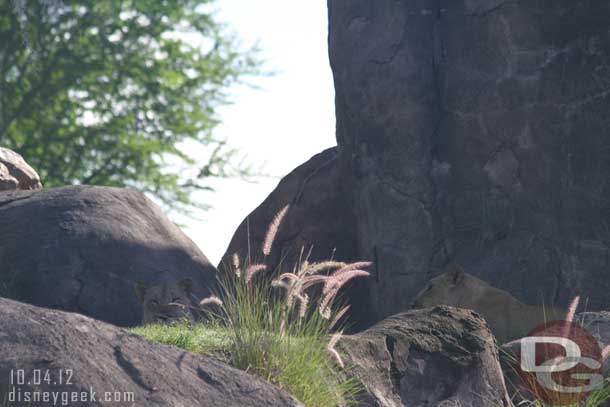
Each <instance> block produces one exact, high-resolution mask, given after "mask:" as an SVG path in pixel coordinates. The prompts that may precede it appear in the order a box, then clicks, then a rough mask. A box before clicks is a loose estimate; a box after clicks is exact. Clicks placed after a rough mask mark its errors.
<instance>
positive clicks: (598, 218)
mask: <svg viewBox="0 0 610 407" xmlns="http://www.w3.org/2000/svg"><path fill="white" fill-rule="evenodd" d="M328 8H329V20H330V22H329V27H330V33H329V48H330V50H329V53H330V61H331V66H332V70H333V75H334V81H335V91H336V115H337V143H338V148H337V153H336V158H335V159H334V160H333V161H332V162H331V163H329V164H328V165H327V166H324V168H323V169H319V170H318V169H317V168H319V165H318V164H319V162H320V159H319V157H316V158H314V159H312V160H311V161H310V162H308V163H306V164H304V165H303V166H301V167H299V169H297V170H295V172H294V173H292V174H291V175H290V176H288V177H286V179H285V180H284V181H283V182H282V183H280V185H279V186H278V189H277V190H276V192H274V194H272V196H273V198H272V199H271V200H269V201H266V202H265V203H264V204H263V206H262V207H261V208H258V209H257V210H256V211H255V212H253V213H252V215H251V216H250V233H251V236H255V237H256V236H258V235H259V234H260V233H261V232H259V231H258V228H259V227H260V226H258V225H265V224H266V223H267V222H268V221H269V220H270V218H271V217H272V213H273V212H274V211H276V210H277V207H278V206H281V205H283V204H284V203H287V202H278V199H279V198H280V197H282V198H284V197H285V200H292V199H294V197H295V196H298V197H299V200H298V201H297V202H296V204H295V205H294V206H293V209H292V210H293V211H294V212H295V213H297V212H298V213H299V215H298V217H299V219H310V220H311V221H312V222H317V226H309V227H308V230H309V232H308V233H301V231H300V230H299V228H298V227H297V226H295V227H294V228H288V229H287V231H286V235H285V236H284V240H283V241H282V242H281V244H280V245H278V250H283V251H290V252H297V251H298V250H299V246H301V245H302V243H303V241H305V240H307V243H308V244H312V245H315V247H316V250H317V253H319V254H320V256H321V257H328V253H331V252H332V249H333V247H337V253H336V257H337V258H341V259H342V260H348V261H353V260H371V261H374V262H375V270H376V272H377V273H376V276H375V277H374V278H369V279H368V280H367V281H366V282H363V285H364V287H360V289H359V290H358V291H357V293H356V294H350V298H351V299H352V300H356V301H357V302H358V303H359V304H360V305H359V306H358V307H357V309H355V310H354V312H353V317H354V318H355V319H356V321H357V322H360V323H362V324H363V325H365V326H366V325H370V324H372V323H374V322H376V321H379V320H381V319H382V318H384V317H386V316H388V315H391V314H393V313H396V312H400V311H403V310H404V309H406V308H407V307H408V305H409V304H410V302H411V301H412V299H413V296H414V295H415V294H416V293H417V292H419V290H421V288H422V287H423V286H424V284H425V283H426V282H427V281H428V280H429V279H430V278H431V277H433V276H435V275H437V274H438V273H440V271H441V270H442V268H443V267H444V266H445V265H446V264H448V263H450V262H457V263H460V264H462V265H463V266H464V268H465V269H466V270H467V271H468V272H469V273H472V274H474V275H476V276H477V277H480V278H482V279H483V280H485V281H487V282H488V283H490V284H493V285H494V286H497V287H498V288H501V289H504V290H507V291H509V292H510V293H512V294H513V295H514V296H515V297H517V298H518V299H519V300H521V301H523V302H525V303H530V304H542V303H544V304H547V305H555V306H565V305H566V304H567V303H568V302H569V300H570V299H571V298H573V297H574V296H575V295H581V296H583V297H585V298H588V304H589V308H590V309H591V310H600V309H604V308H608V307H610V303H609V301H608V296H607V292H608V290H609V289H610V279H609V278H608V261H607V259H608V258H609V257H610V177H608V174H610V139H609V138H608V137H607V134H608V133H609V131H610V121H609V119H608V112H609V111H610V69H609V68H608V67H609V66H610V32H609V31H608V25H607V21H608V20H609V19H610V3H607V2H599V1H581V2H574V1H572V0H553V1H550V0H549V1H542V2H535V4H532V3H531V2H526V1H510V2H509V1H501V0H498V1H480V0H458V1H454V0H451V1H450V0H440V1H436V2H429V1H423V0H418V1H408V2H407V1H390V0H380V1H375V2H371V1H369V0H354V1H337V0H328ZM331 173H332V174H335V175H333V176H328V174H331ZM304 180H307V182H306V183H305V182H304ZM292 183H295V184H301V185H305V187H304V188H303V189H299V188H297V187H296V186H289V185H292ZM307 185H309V187H307ZM316 185H318V186H320V187H319V188H318V187H317V186H316ZM322 185H324V186H323V187H322ZM295 191H298V194H297V193H296V192H295ZM295 194H296V195H295ZM320 194H326V196H324V197H320ZM312 200H315V201H317V202H320V203H322V202H337V203H338V202H340V203H341V205H340V207H339V206H338V205H328V207H326V210H323V209H324V208H319V207H316V209H315V210H313V209H312V205H310V204H308V202H311V201H312ZM271 202H273V205H271ZM320 213H325V214H324V215H322V216H319V214H320ZM289 218H290V216H288V218H287V219H288V222H290V220H289ZM318 219H319V220H318ZM327 219H332V220H333V221H334V222H333V223H330V224H329V223H328V222H327ZM297 224H299V225H300V223H299V222H297ZM314 229H317V231H316V232H315V233H311V231H312V230H314ZM263 230H264V228H263ZM337 231H341V233H338V232H337ZM244 235H245V233H244V226H243V225H242V227H241V228H240V229H239V230H238V232H237V234H236V236H240V239H241V237H243V236H244ZM338 236H340V238H338ZM343 237H346V239H343ZM309 239H311V241H309ZM241 240H243V239H241ZM255 243H256V242H255ZM241 245H242V246H241V247H245V246H244V245H245V243H241ZM339 248H340V249H339ZM233 250H235V245H234V244H233V245H232V246H231V249H230V251H233ZM230 251H228V252H227V255H229V254H230ZM275 256H276V257H277V258H279V256H280V254H276V255H275ZM287 266H289V265H287ZM352 302H353V301H352Z"/></svg>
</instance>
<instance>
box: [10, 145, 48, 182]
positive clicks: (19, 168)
mask: <svg viewBox="0 0 610 407" xmlns="http://www.w3.org/2000/svg"><path fill="white" fill-rule="evenodd" d="M40 188H42V183H41V182H40V177H39V176H38V173H36V171H35V170H34V169H33V168H32V167H30V166H29V165H28V163H27V162H25V160H24V159H23V157H22V156H21V155H19V154H17V153H16V152H14V151H13V150H9V149H8V148H4V147H0V191H5V190H9V191H10V190H14V189H40Z"/></svg>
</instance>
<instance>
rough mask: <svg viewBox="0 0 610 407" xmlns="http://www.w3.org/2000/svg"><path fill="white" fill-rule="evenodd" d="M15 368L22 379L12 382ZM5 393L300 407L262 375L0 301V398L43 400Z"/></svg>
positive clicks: (214, 406)
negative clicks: (92, 395)
mask: <svg viewBox="0 0 610 407" xmlns="http://www.w3.org/2000/svg"><path fill="white" fill-rule="evenodd" d="M18 370H23V372H24V376H25V383H27V382H30V384H29V385H28V384H25V385H17V384H16V383H17V379H16V373H15V372H17V371H18ZM11 372H13V374H12V375H11ZM35 372H38V373H41V376H40V377H37V376H36V375H37V374H38V373H35ZM47 373H48V375H49V376H48V378H49V382H47V381H45V380H44V378H45V376H46V374H47ZM11 377H13V382H14V383H15V384H11V382H10V380H11ZM68 380H69V381H70V382H69V383H68ZM38 383H40V384H39V385H38ZM13 391H14V392H15V393H19V394H21V395H22V396H23V395H24V394H25V393H26V392H30V391H38V392H44V391H47V392H59V393H60V395H61V394H72V392H78V393H79V395H80V393H81V392H85V393H86V394H91V391H93V392H95V396H96V400H91V401H90V400H89V399H87V400H85V402H81V401H79V402H70V403H68V404H61V399H60V404H57V405H74V406H77V405H78V406H81V405H87V406H107V405H113V406H133V405H137V406H206V407H238V406H240V407H241V406H244V407H246V406H247V407H290V406H294V407H299V406H302V405H301V404H300V403H299V402H297V401H295V400H294V399H293V398H292V397H290V396H289V395H287V394H286V393H284V392H282V391H280V390H279V389H278V388H276V387H274V386H272V385H269V384H267V383H266V382H264V381H263V380H262V379H259V378H257V377H254V376H250V375H248V374H246V373H244V372H242V371H239V370H236V369H233V368H231V367H229V366H227V365H224V364H223V363H220V362H218V361H216V360H214V359H211V358H208V357H206V356H202V355H196V354H191V353H188V352H184V351H182V350H181V349H178V348H176V347H173V346H167V345H161V344H158V343H154V342H151V341H148V340H146V339H144V338H142V337H140V336H138V335H135V334H131V333H129V332H127V331H124V330H122V329H120V328H117V327H115V326H112V325H109V324H106V323H103V322H100V321H96V320H93V319H90V318H88V317H85V316H82V315H79V314H74V313H66V312H61V311H54V310H49V309H44V308H38V307H34V306H31V305H26V304H22V303H19V302H15V301H11V300H7V299H0V402H4V400H5V397H6V398H7V399H8V400H9V402H8V404H7V406H11V405H29V406H32V407H37V406H48V405H50V404H49V403H23V402H21V403H11V402H10V400H11V399H10V398H9V397H10V396H11V394H10V393H11V392H13ZM106 392H111V397H115V395H116V394H118V393H120V401H117V402H113V403H106V402H103V397H105V396H106ZM60 397H61V396H60ZM79 397H80V396H79ZM88 397H89V396H88ZM13 400H15V399H13ZM79 400H81V399H80V398H79ZM113 400H114V399H113ZM2 405H4V404H2Z"/></svg>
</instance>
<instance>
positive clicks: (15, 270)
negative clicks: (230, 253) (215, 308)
mask: <svg viewBox="0 0 610 407" xmlns="http://www.w3.org/2000/svg"><path fill="white" fill-rule="evenodd" d="M215 275H216V272H215V268H214V267H213V266H212V265H211V264H210V262H209V261H208V260H207V258H206V257H205V256H204V255H203V253H201V251H200V250H199V249H198V248H197V246H196V245H195V244H194V243H193V242H192V241H191V240H190V239H189V238H188V237H187V236H186V235H185V234H184V233H183V232H182V231H181V230H180V229H179V228H178V227H177V226H176V225H175V224H174V223H172V222H171V221H170V220H169V219H168V218H167V217H166V216H165V215H164V214H163V212H162V211H161V209H160V208H159V207H158V206H157V205H155V204H154V203H153V202H151V201H150V200H149V199H147V198H146V197H145V196H144V195H143V194H141V193H139V192H136V191H132V190H129V189H119V188H106V187H91V186H73V187H65V188H57V189H46V190H40V191H14V192H5V193H2V194H0V295H2V296H3V297H9V298H12V299H16V300H19V301H23V302H27V303H31V304H34V305H38V306H44V307H49V308H57V309H62V310H66V311H75V312H79V313H82V314H85V315H88V316H91V317H93V318H96V319H100V320H103V321H106V322H110V323H113V324H116V325H122V326H131V325H136V324H139V323H140V322H141V319H142V309H141V305H140V303H139V301H138V299H137V297H136V294H135V290H134V285H135V283H136V282H138V281H141V282H145V283H154V282H158V281H169V282H175V281H178V280H181V279H185V278H189V279H191V280H192V283H193V284H192V286H193V293H194V294H195V295H196V296H198V297H203V296H207V295H208V294H209V293H210V288H211V287H213V285H214V283H215Z"/></svg>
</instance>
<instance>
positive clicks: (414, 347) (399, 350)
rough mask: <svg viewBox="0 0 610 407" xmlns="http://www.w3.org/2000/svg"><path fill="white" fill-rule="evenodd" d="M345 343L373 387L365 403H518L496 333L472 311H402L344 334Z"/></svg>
mask: <svg viewBox="0 0 610 407" xmlns="http://www.w3.org/2000/svg"><path fill="white" fill-rule="evenodd" d="M340 349H341V350H342V352H343V354H344V355H345V362H346V364H347V365H348V366H353V367H352V370H351V372H352V374H354V375H355V376H356V377H358V378H359V379H361V380H362V382H363V383H364V385H365V386H366V389H367V394H366V395H365V396H364V397H362V400H361V401H360V403H359V404H358V406H359V407H403V406H404V407H428V406H430V407H431V406H462V407H497V406H505V407H508V406H512V403H511V401H510V400H509V399H508V396H507V393H506V388H505V385H504V379H503V376H502V371H501V370H500V364H499V362H498V353H497V351H496V347H495V345H494V339H493V336H492V334H491V332H490V331H489V329H488V328H487V326H486V324H485V322H484V321H483V319H482V318H481V317H480V316H478V315H477V314H475V313H473V312H471V311H467V310H462V309H458V308H453V307H447V306H441V307H436V308H430V309H424V310H413V311H409V312H405V313H402V314H397V315H394V316H392V317H390V318H387V319H385V320H383V321H382V322H379V323H378V324H376V325H374V326H373V327H371V328H369V329H368V330H366V331H364V332H361V333H359V334H357V335H353V336H348V337H344V338H343V339H342V340H341V341H340Z"/></svg>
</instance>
